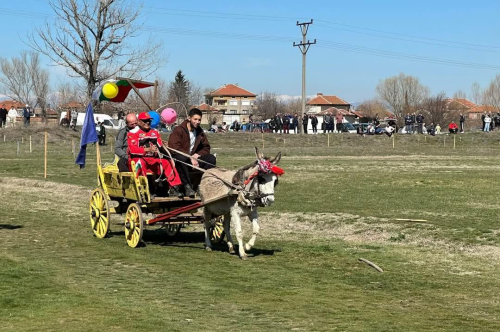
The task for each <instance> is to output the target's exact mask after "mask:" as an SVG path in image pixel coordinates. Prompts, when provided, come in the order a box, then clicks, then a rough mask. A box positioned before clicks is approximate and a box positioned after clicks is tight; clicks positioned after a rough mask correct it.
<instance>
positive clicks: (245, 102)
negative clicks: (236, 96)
mask: <svg viewBox="0 0 500 332" xmlns="http://www.w3.org/2000/svg"><path fill="white" fill-rule="evenodd" d="M241 105H242V106H249V105H250V100H243V101H242V102H241Z"/></svg>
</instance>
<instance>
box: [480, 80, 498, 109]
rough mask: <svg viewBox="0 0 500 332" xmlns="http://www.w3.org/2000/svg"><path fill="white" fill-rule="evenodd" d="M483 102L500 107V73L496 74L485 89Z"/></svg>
mask: <svg viewBox="0 0 500 332" xmlns="http://www.w3.org/2000/svg"><path fill="white" fill-rule="evenodd" d="M483 103H484V104H486V105H490V106H493V107H495V108H497V109H500V75H497V76H495V78H494V79H492V80H491V82H490V85H488V87H487V88H486V90H484V93H483Z"/></svg>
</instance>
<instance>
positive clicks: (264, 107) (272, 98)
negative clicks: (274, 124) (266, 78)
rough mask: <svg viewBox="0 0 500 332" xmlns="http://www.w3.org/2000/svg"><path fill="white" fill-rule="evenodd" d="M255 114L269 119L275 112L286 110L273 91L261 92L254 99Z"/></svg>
mask: <svg viewBox="0 0 500 332" xmlns="http://www.w3.org/2000/svg"><path fill="white" fill-rule="evenodd" d="M255 108H256V115H257V116H258V117H260V118H262V119H269V118H270V117H273V116H274V115H276V114H277V113H284V112H285V111H286V105H285V103H284V102H283V101H282V100H280V99H279V97H278V95H277V94H276V93H274V92H267V91H265V92H262V93H261V94H260V95H259V96H258V97H257V99H256V101H255Z"/></svg>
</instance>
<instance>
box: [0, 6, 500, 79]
mask: <svg viewBox="0 0 500 332" xmlns="http://www.w3.org/2000/svg"><path fill="white" fill-rule="evenodd" d="M0 13H7V14H11V15H16V14H17V15H22V16H26V17H31V18H44V19H46V18H54V17H56V16H55V15H50V14H41V13H36V12H29V11H21V10H11V9H5V8H0ZM140 29H141V30H143V31H145V32H158V33H170V34H178V35H185V36H200V37H209V38H224V39H237V40H242V39H246V40H256V41H265V42H279V43H291V42H293V41H294V38H293V37H284V36H271V35H255V34H242V33H231V32H216V31H202V30H190V29H179V28H164V27H155V26H143V27H141V28H140ZM318 47H320V48H323V49H332V50H337V51H344V52H351V53H358V54H363V55H369V56H378V57H385V58H391V59H398V60H408V61H413V62H422V63H433V64H442V65H451V66H457V67H464V68H477V69H487V70H500V66H495V65H489V64H481V63H470V62H464V61H457V60H449V59H439V58H432V57H425V56H418V55H413V54H407V53H399V52H392V51H386V50H381V49H374V48H368V47H363V46H356V45H351V44H344V43H338V42H334V41H329V40H323V39H318Z"/></svg>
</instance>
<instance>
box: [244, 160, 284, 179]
mask: <svg viewBox="0 0 500 332" xmlns="http://www.w3.org/2000/svg"><path fill="white" fill-rule="evenodd" d="M257 165H258V166H259V170H258V171H257V172H255V173H253V174H252V175H250V177H249V178H248V179H246V180H245V182H244V184H245V186H246V185H247V184H249V183H250V181H252V180H253V179H254V178H255V177H256V176H259V174H269V173H274V174H276V175H277V176H281V175H283V174H285V171H284V170H283V169H282V168H280V167H278V166H276V165H273V164H271V162H270V161H269V160H267V159H260V160H259V161H258V163H257Z"/></svg>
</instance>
